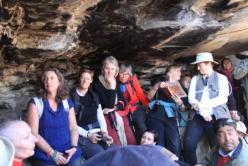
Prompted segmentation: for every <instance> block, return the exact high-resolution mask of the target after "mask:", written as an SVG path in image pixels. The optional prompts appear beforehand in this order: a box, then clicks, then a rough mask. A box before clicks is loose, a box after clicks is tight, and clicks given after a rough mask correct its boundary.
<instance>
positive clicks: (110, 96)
mask: <svg viewBox="0 0 248 166" xmlns="http://www.w3.org/2000/svg"><path fill="white" fill-rule="evenodd" d="M118 72H119V65H118V61H117V59H116V58H115V57H113V56H109V57H107V58H106V59H105V60H104V61H103V65H102V71H101V74H100V75H99V77H98V80H97V81H96V82H95V84H94V85H93V88H94V91H95V92H96V93H97V94H98V96H99V99H100V103H101V105H102V108H103V113H104V117H105V119H106V123H107V128H108V133H109V135H110V136H111V137H112V138H113V140H114V144H115V145H127V144H136V140H135V138H134V139H129V138H128V137H127V136H126V133H125V128H124V123H123V120H122V117H121V116H120V115H119V114H118V113H117V112H115V110H117V109H118V110H119V109H120V107H122V104H117V103H118V96H117V91H116V77H117V75H118Z"/></svg>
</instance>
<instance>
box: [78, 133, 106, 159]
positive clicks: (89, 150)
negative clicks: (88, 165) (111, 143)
mask: <svg viewBox="0 0 248 166" xmlns="http://www.w3.org/2000/svg"><path fill="white" fill-rule="evenodd" d="M79 145H80V147H81V148H82V150H83V154H84V158H85V159H89V158H91V157H92V156H94V155H96V154H97V153H100V152H103V151H105V149H107V148H108V146H107V144H106V143H104V142H99V143H97V144H94V143H92V142H91V141H90V140H89V139H87V138H84V137H81V136H80V137H79Z"/></svg>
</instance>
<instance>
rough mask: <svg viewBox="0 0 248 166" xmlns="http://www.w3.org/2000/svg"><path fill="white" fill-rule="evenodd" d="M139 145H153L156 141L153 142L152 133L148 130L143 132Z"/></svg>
mask: <svg viewBox="0 0 248 166" xmlns="http://www.w3.org/2000/svg"><path fill="white" fill-rule="evenodd" d="M140 144H141V145H155V144H156V142H154V135H153V133H150V132H145V133H144V134H143V135H142V137H141V141H140Z"/></svg>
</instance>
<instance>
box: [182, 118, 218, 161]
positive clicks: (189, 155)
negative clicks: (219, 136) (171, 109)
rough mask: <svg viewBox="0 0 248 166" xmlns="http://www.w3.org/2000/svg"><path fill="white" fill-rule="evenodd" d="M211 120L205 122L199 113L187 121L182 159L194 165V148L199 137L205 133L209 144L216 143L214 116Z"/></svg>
mask: <svg viewBox="0 0 248 166" xmlns="http://www.w3.org/2000/svg"><path fill="white" fill-rule="evenodd" d="M212 118H213V120H212V121H211V122H207V121H205V120H204V119H203V117H202V116H200V115H197V114H196V115H195V117H194V118H193V119H192V120H191V121H189V122H188V126H187V129H186V133H185V137H184V160H185V162H187V163H189V164H191V165H195V164H196V163H197V157H196V148H197V144H198V142H199V141H200V139H201V137H202V136H203V135H204V134H205V135H206V136H207V138H208V141H209V143H210V146H211V147H213V146H215V145H216V137H215V132H214V126H213V125H214V122H215V120H214V117H213V116H212Z"/></svg>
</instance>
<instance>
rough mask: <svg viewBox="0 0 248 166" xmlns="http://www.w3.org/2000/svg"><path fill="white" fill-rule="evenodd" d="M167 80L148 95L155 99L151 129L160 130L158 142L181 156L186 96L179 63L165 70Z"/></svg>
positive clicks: (158, 84) (153, 88) (151, 108)
mask: <svg viewBox="0 0 248 166" xmlns="http://www.w3.org/2000/svg"><path fill="white" fill-rule="evenodd" d="M165 75H166V77H165V80H164V81H160V82H158V83H156V84H155V85H154V86H153V87H152V88H151V89H150V90H149V92H148V94H147V97H148V99H150V100H153V101H152V102H151V103H150V104H149V107H150V111H149V113H148V116H147V127H148V129H149V130H156V131H157V132H158V135H159V138H158V144H159V145H161V146H164V147H166V148H167V149H168V150H170V151H171V152H173V153H174V154H176V155H177V156H178V157H179V158H180V157H181V144H182V143H181V136H180V133H179V128H178V127H179V118H178V117H179V112H178V111H179V110H181V111H184V110H185V105H184V103H183V100H182V99H181V98H182V97H186V96H187V95H186V93H185V92H184V91H183V89H182V87H181V85H180V83H179V80H180V77H181V69H180V66H178V65H170V66H168V67H167V69H166V72H165Z"/></svg>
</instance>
